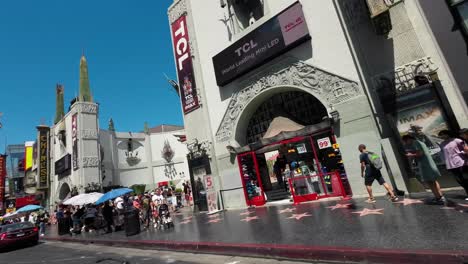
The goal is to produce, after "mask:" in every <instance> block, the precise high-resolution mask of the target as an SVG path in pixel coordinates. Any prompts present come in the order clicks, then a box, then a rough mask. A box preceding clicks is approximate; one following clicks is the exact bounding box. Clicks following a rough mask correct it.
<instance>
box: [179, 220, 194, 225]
mask: <svg viewBox="0 0 468 264" xmlns="http://www.w3.org/2000/svg"><path fill="white" fill-rule="evenodd" d="M190 222H192V220H185V221H182V222H180V223H179V224H181V225H185V224H188V223H190Z"/></svg>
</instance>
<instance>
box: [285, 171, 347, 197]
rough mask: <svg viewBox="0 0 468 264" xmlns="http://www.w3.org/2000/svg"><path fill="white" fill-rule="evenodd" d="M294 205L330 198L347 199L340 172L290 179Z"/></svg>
mask: <svg viewBox="0 0 468 264" xmlns="http://www.w3.org/2000/svg"><path fill="white" fill-rule="evenodd" d="M288 182H289V189H290V191H291V194H292V197H293V201H294V204H299V203H302V202H307V201H314V200H318V199H321V198H328V197H339V196H343V197H344V198H346V197H347V195H346V191H345V188H344V186H343V182H342V180H341V176H340V173H339V172H332V173H327V174H323V175H310V176H300V177H294V178H289V179H288Z"/></svg>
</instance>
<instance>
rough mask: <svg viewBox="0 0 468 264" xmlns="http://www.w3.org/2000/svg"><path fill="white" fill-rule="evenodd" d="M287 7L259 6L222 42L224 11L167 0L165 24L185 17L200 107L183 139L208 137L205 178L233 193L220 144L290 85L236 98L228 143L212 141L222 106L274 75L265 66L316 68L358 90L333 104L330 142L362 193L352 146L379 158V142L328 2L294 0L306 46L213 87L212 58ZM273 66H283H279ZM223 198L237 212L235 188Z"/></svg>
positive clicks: (234, 178) (239, 201)
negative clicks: (258, 14) (334, 126)
mask: <svg viewBox="0 0 468 264" xmlns="http://www.w3.org/2000/svg"><path fill="white" fill-rule="evenodd" d="M294 2H295V1H294V0H265V4H266V10H265V16H264V17H263V18H262V19H260V20H259V21H257V22H256V23H255V24H254V25H252V26H250V27H249V28H247V29H246V30H244V31H242V32H240V33H238V34H234V35H231V36H230V35H229V32H228V29H227V27H226V25H225V23H223V21H222V20H225V18H226V17H228V14H227V8H224V9H223V8H221V7H220V5H219V1H218V0H205V1H197V0H180V1H179V0H177V1H174V5H173V6H171V7H170V8H169V19H170V22H173V21H174V20H175V19H177V18H178V16H180V14H182V13H183V12H184V11H187V16H188V17H187V26H188V31H189V37H190V40H191V48H192V56H193V62H194V68H195V69H194V71H195V79H196V82H197V86H198V92H199V94H200V97H201V102H202V108H201V109H199V110H196V111H195V112H193V113H190V114H188V115H186V116H185V117H184V122H185V128H186V131H187V136H188V138H189V140H191V139H193V138H198V139H199V140H204V139H208V140H210V141H211V142H213V143H214V144H213V150H212V153H210V155H211V156H212V157H214V158H213V159H212V162H211V165H212V170H213V175H215V176H219V177H216V178H215V179H217V181H216V188H217V189H218V190H225V189H230V188H238V187H241V186H242V184H241V181H240V176H239V171H238V165H237V162H236V159H235V158H233V157H232V156H231V155H230V154H229V153H228V151H227V149H226V146H227V145H235V143H237V142H236V139H237V138H236V134H237V135H240V136H242V135H243V133H244V132H243V131H236V130H238V129H239V127H242V126H240V125H239V124H240V123H243V122H246V120H248V119H249V118H250V115H251V114H252V113H253V111H255V105H257V104H260V103H261V101H262V100H261V99H260V97H261V96H263V97H264V98H267V97H268V95H269V94H272V93H275V92H276V91H278V89H282V90H284V91H288V90H292V89H293V88H292V87H290V85H283V86H278V87H272V88H271V89H270V88H269V90H268V91H265V92H264V93H262V94H259V95H258V96H256V97H254V98H249V99H245V98H236V100H241V99H242V100H245V103H246V104H247V105H246V106H244V105H242V107H243V112H242V113H241V114H240V115H239V116H237V117H235V118H234V120H233V121H232V122H234V124H233V126H232V127H231V128H230V129H229V130H230V131H229V133H230V137H229V139H227V140H217V132H218V129H219V128H220V126H222V125H223V122H225V121H224V120H223V119H224V118H225V115H226V111H227V110H228V107H230V101H231V99H232V97H233V96H234V95H235V94H236V93H237V92H238V91H240V90H242V89H246V87H247V85H249V83H251V82H252V81H255V80H258V79H259V78H261V77H265V76H269V74H273V75H274V74H275V73H274V71H277V70H272V68H275V67H279V69H278V70H280V69H282V68H281V67H283V69H288V67H291V66H292V65H293V62H300V63H302V65H308V66H304V67H309V68H316V69H320V71H323V72H328V73H329V74H331V75H333V76H339V77H340V78H344V79H346V80H347V82H350V83H355V84H356V85H357V87H358V90H359V91H358V92H357V94H354V95H353V96H354V97H355V98H354V99H353V100H349V101H348V102H344V103H336V104H335V105H334V109H336V110H338V111H339V112H340V113H341V116H342V118H341V122H340V130H341V131H340V134H339V135H338V142H339V143H340V144H341V147H342V152H343V156H344V160H345V166H346V170H347V173H348V175H349V178H350V181H351V184H352V187H353V191H354V193H355V194H364V193H365V189H364V187H363V184H362V182H361V178H360V166H359V162H358V160H357V157H358V153H357V149H356V148H357V145H358V144H360V143H366V144H368V145H370V146H371V147H372V149H375V151H377V152H379V151H380V147H379V146H380V137H379V134H378V131H377V127H376V125H375V121H374V117H373V114H372V110H371V107H370V105H369V102H368V100H367V99H366V97H365V95H364V93H363V91H362V84H361V83H360V77H359V74H358V69H357V68H356V65H355V61H354V60H353V57H352V53H351V49H350V47H349V45H348V43H347V39H346V37H345V32H344V30H343V28H342V26H341V24H340V20H339V17H338V13H337V11H336V9H335V6H334V3H333V1H300V2H301V4H302V6H303V11H304V14H305V17H306V21H307V25H308V29H309V32H310V35H311V37H312V39H311V41H307V42H305V43H303V44H301V45H300V46H298V47H297V48H295V49H293V50H291V51H289V52H288V53H286V54H284V55H282V56H279V57H278V58H276V59H275V60H273V61H272V62H270V63H267V64H265V65H263V66H261V67H258V68H257V69H255V70H253V71H251V72H249V73H248V74H246V75H244V76H242V77H240V78H238V79H236V80H235V81H233V82H232V83H230V84H228V85H226V86H224V87H218V86H217V84H216V80H215V74H214V69H213V62H212V58H213V57H214V56H215V55H216V54H218V53H219V52H220V51H222V50H224V49H226V48H227V47H228V46H229V45H231V44H232V43H234V42H235V41H236V40H238V39H240V38H241V37H243V36H244V35H246V34H248V33H249V32H251V31H252V30H254V29H255V28H257V27H258V26H260V25H261V24H263V23H264V22H265V21H267V20H268V19H270V18H271V17H273V16H275V15H276V14H278V13H279V12H281V11H282V10H284V9H285V8H286V7H288V6H289V5H291V4H293V3H294ZM289 61H293V62H289ZM280 64H284V65H281V67H280ZM270 71H273V73H272V72H270ZM292 81H294V80H292ZM322 88H328V87H322ZM294 90H303V91H305V92H309V93H312V94H313V92H311V91H310V90H308V88H307V87H301V86H297V87H294ZM313 95H314V96H316V97H317V98H318V99H319V100H321V101H322V102H325V101H326V100H324V98H320V95H317V94H313ZM257 97H258V98H259V99H257ZM249 104H250V105H249ZM325 107H327V108H328V110H329V111H330V105H325ZM225 195H226V197H225V199H224V202H225V206H226V207H240V206H245V201H244V195H243V191H242V190H236V191H231V192H229V193H225Z"/></svg>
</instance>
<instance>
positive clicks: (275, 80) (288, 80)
mask: <svg viewBox="0 0 468 264" xmlns="http://www.w3.org/2000/svg"><path fill="white" fill-rule="evenodd" d="M277 86H298V87H302V88H306V89H308V90H310V91H311V92H312V93H313V94H315V95H317V96H320V98H321V99H322V100H325V101H326V103H327V106H328V105H333V104H337V103H341V102H344V101H347V100H349V99H351V98H354V97H357V96H359V95H361V94H362V91H361V88H360V87H359V86H358V84H357V82H355V81H351V80H348V79H345V78H343V77H340V76H337V75H334V74H332V73H329V72H326V71H324V70H321V69H319V68H317V67H314V66H312V65H309V64H307V63H304V62H294V63H292V64H289V66H288V67H286V68H283V69H281V70H276V71H275V70H273V71H270V72H268V71H267V72H266V74H264V75H263V77H261V78H255V79H253V80H252V81H251V83H250V84H249V83H247V84H246V85H241V87H246V88H244V89H242V90H240V91H239V92H237V93H235V94H233V95H232V97H231V101H230V102H229V105H228V108H227V111H226V113H225V114H224V117H223V120H222V121H221V125H220V126H219V129H218V131H217V133H216V139H217V140H218V141H226V140H228V139H230V138H231V136H232V133H233V131H234V130H235V129H234V126H235V124H236V121H237V119H238V117H239V115H240V113H241V112H242V111H243V110H244V108H245V107H246V106H247V105H248V104H249V103H250V101H251V100H252V99H253V98H254V97H255V96H256V95H257V94H259V93H260V92H263V91H264V90H267V89H270V88H273V87H277Z"/></svg>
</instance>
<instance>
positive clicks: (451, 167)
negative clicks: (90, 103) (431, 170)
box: [439, 130, 468, 195]
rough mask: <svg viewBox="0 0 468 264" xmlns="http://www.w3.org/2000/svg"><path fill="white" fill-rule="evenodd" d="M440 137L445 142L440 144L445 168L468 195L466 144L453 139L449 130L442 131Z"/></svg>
mask: <svg viewBox="0 0 468 264" xmlns="http://www.w3.org/2000/svg"><path fill="white" fill-rule="evenodd" d="M439 137H440V138H442V139H443V140H444V141H442V143H440V148H441V149H442V153H443V155H444V160H445V166H446V167H447V170H448V171H450V172H451V173H452V174H453V176H454V177H455V180H456V181H457V182H458V184H460V186H461V187H463V189H465V192H466V194H467V195H468V179H467V178H468V175H467V174H468V167H467V166H468V158H467V156H466V153H465V152H464V151H465V148H466V145H465V142H464V141H463V140H461V139H459V138H455V137H453V136H452V134H451V133H450V131H448V130H442V131H440V132H439Z"/></svg>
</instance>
